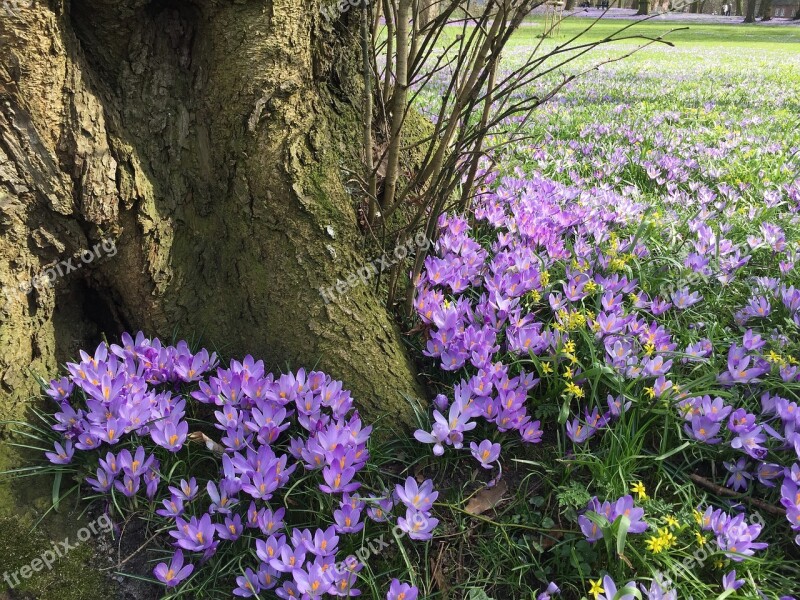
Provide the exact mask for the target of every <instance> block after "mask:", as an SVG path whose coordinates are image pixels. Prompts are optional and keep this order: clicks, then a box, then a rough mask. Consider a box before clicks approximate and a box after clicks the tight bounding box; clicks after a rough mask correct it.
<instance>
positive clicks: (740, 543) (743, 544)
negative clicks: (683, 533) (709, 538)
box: [702, 506, 767, 562]
mask: <svg viewBox="0 0 800 600" xmlns="http://www.w3.org/2000/svg"><path fill="white" fill-rule="evenodd" d="M702 527H703V530H704V531H711V532H713V533H714V535H715V536H716V539H717V546H718V547H719V549H720V550H721V551H722V552H725V554H726V555H727V557H728V558H730V559H731V560H733V561H735V562H741V561H742V560H744V558H745V557H746V556H753V554H754V553H755V551H756V550H763V549H764V548H766V547H767V544H766V543H765V542H755V541H754V540H755V539H756V538H757V537H758V536H759V534H760V533H761V529H762V526H761V525H760V524H758V523H753V524H751V525H748V524H747V522H746V521H745V515H744V513H740V514H738V515H736V516H735V517H731V516H730V515H728V514H727V513H725V512H724V511H723V510H722V509H719V508H718V509H714V508H713V507H710V506H709V507H708V508H707V509H706V511H705V512H704V513H703V516H702Z"/></svg>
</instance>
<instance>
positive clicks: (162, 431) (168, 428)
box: [150, 421, 189, 452]
mask: <svg viewBox="0 0 800 600" xmlns="http://www.w3.org/2000/svg"><path fill="white" fill-rule="evenodd" d="M188 435H189V424H188V423H187V422H186V421H180V422H179V423H178V424H177V425H176V424H175V423H173V422H172V421H166V422H163V424H161V423H158V424H156V425H155V426H154V427H153V428H152V429H151V430H150V437H152V438H153V441H154V442H155V443H156V444H158V445H159V446H161V447H162V448H166V449H167V450H169V451H170V452H177V451H178V450H180V449H181V448H182V447H183V443H184V442H185V441H186V437H187V436H188Z"/></svg>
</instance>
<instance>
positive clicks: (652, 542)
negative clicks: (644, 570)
mask: <svg viewBox="0 0 800 600" xmlns="http://www.w3.org/2000/svg"><path fill="white" fill-rule="evenodd" d="M644 544H645V546H647V549H648V550H649V551H650V552H652V553H653V554H658V553H659V552H661V551H662V550H663V549H664V545H663V543H662V541H661V538H660V537H658V536H655V535H653V536H650V537H649V538H647V539H646V540H645V542H644Z"/></svg>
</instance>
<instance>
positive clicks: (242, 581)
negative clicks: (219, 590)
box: [233, 568, 261, 598]
mask: <svg viewBox="0 0 800 600" xmlns="http://www.w3.org/2000/svg"><path fill="white" fill-rule="evenodd" d="M260 591H261V584H260V583H259V581H258V574H257V573H255V572H254V571H253V569H250V568H247V569H245V570H244V574H243V575H240V576H239V577H237V578H236V588H234V590H233V595H234V596H241V597H242V598H252V597H253V596H255V595H256V594H258V592H260Z"/></svg>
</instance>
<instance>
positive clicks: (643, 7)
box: [636, 0, 650, 15]
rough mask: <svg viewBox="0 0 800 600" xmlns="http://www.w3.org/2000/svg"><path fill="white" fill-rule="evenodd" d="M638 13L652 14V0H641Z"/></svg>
mask: <svg viewBox="0 0 800 600" xmlns="http://www.w3.org/2000/svg"><path fill="white" fill-rule="evenodd" d="M636 14H637V15H649V14H650V2H649V0H639V11H638V12H637V13H636Z"/></svg>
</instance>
